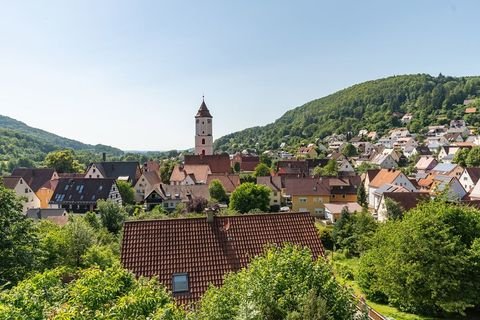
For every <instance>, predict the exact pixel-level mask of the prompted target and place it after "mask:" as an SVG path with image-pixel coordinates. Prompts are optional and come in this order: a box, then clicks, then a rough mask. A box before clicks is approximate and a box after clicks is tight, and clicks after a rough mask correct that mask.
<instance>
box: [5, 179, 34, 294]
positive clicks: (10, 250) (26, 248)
mask: <svg viewBox="0 0 480 320" xmlns="http://www.w3.org/2000/svg"><path fill="white" fill-rule="evenodd" d="M37 244H38V239H37V236H36V234H35V232H34V226H33V223H32V221H31V220H29V219H27V218H26V217H25V215H24V214H23V213H22V205H21V203H20V201H18V199H17V198H16V196H15V194H14V193H13V191H11V190H8V189H6V188H5V187H4V186H3V185H2V184H1V183H0V288H1V287H2V286H4V285H7V286H9V285H11V284H15V283H16V282H17V281H19V280H21V279H22V278H23V277H24V276H25V275H26V274H27V273H28V272H29V271H30V270H31V268H32V266H33V265H34V264H35V258H36V256H37V253H38V251H37Z"/></svg>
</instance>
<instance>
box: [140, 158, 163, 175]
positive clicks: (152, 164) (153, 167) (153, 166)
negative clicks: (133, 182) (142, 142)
mask: <svg viewBox="0 0 480 320" xmlns="http://www.w3.org/2000/svg"><path fill="white" fill-rule="evenodd" d="M150 171H158V172H160V164H159V163H158V162H157V161H153V160H149V161H147V162H145V163H144V164H143V172H150Z"/></svg>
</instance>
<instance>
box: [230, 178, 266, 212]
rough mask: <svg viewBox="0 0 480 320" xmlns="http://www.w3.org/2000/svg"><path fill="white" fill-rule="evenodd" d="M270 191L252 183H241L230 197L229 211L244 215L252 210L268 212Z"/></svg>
mask: <svg viewBox="0 0 480 320" xmlns="http://www.w3.org/2000/svg"><path fill="white" fill-rule="evenodd" d="M269 205H270V189H269V188H268V187H266V186H264V185H257V184H255V183H252V182H246V183H242V184H241V185H240V186H238V187H237V188H236V189H235V191H233V193H232V195H231V196H230V209H233V210H236V211H238V212H241V213H246V212H249V211H251V210H254V209H259V210H260V211H262V212H268V210H269Z"/></svg>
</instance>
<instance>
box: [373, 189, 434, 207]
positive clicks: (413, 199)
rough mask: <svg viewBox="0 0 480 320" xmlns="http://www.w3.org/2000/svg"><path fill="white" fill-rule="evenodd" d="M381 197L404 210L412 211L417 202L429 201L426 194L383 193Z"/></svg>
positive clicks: (428, 196)
mask: <svg viewBox="0 0 480 320" xmlns="http://www.w3.org/2000/svg"><path fill="white" fill-rule="evenodd" d="M383 196H384V197H385V198H390V199H392V200H393V201H395V202H397V203H398V204H400V206H402V208H403V209H405V210H410V209H413V208H415V207H416V206H417V204H418V203H419V202H421V201H426V200H428V199H430V195H429V194H428V193H426V192H385V193H384V194H383Z"/></svg>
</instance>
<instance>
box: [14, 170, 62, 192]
mask: <svg viewBox="0 0 480 320" xmlns="http://www.w3.org/2000/svg"><path fill="white" fill-rule="evenodd" d="M54 173H55V170H54V169H49V168H16V169H14V170H13V171H12V176H19V177H22V178H23V180H25V182H26V183H27V184H28V185H29V186H30V187H31V188H32V190H33V192H37V191H38V190H39V189H40V188H41V187H42V186H43V185H44V184H45V183H46V182H47V181H49V180H51V179H52V177H53V175H54Z"/></svg>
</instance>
